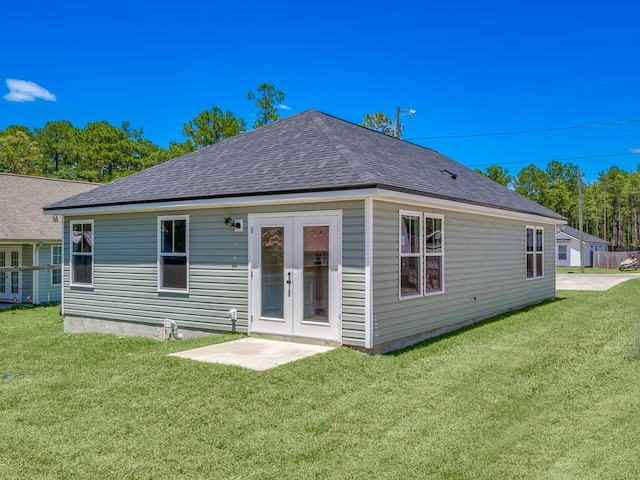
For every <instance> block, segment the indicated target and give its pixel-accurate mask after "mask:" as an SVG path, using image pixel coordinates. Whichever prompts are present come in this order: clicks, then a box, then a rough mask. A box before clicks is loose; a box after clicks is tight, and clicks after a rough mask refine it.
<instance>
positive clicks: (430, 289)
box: [424, 214, 443, 293]
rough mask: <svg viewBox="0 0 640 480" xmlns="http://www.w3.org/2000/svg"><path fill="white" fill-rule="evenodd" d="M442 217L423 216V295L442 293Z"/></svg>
mask: <svg viewBox="0 0 640 480" xmlns="http://www.w3.org/2000/svg"><path fill="white" fill-rule="evenodd" d="M442 241H443V238H442V217H435V216H429V215H427V214H425V216H424V263H425V267H424V272H425V282H424V288H425V293H434V292H441V291H442V253H443V252H442V245H443V243H442Z"/></svg>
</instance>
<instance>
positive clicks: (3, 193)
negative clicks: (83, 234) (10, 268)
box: [0, 173, 97, 241]
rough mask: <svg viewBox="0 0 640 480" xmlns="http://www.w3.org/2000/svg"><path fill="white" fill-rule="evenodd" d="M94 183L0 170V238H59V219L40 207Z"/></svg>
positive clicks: (91, 186) (81, 190)
mask: <svg viewBox="0 0 640 480" xmlns="http://www.w3.org/2000/svg"><path fill="white" fill-rule="evenodd" d="M96 186H97V185H96V184H95V183H85V182H73V181H69V180H55V179H52V178H44V177H28V176H25V175H12V174H8V173H0V241H13V240H17V241H40V240H59V239H60V238H61V230H60V223H54V222H53V219H52V218H51V217H50V216H46V215H45V214H44V213H43V211H42V207H44V206H45V205H48V204H50V203H51V202H55V201H59V200H62V199H63V198H67V197H69V196H71V195H76V194H78V193H82V192H86V191H88V190H91V189H93V188H95V187H96Z"/></svg>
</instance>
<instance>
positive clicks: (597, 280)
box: [556, 273, 640, 291]
mask: <svg viewBox="0 0 640 480" xmlns="http://www.w3.org/2000/svg"><path fill="white" fill-rule="evenodd" d="M634 278H640V273H621V274H614V273H612V274H605V275H591V274H579V273H569V274H562V275H556V289H557V290H594V291H604V290H609V289H610V288H611V287H615V286H616V285H618V284H620V283H622V282H626V281H627V280H632V279H634Z"/></svg>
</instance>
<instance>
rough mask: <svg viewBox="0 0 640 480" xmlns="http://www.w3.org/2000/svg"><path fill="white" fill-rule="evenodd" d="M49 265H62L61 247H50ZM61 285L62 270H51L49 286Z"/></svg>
mask: <svg viewBox="0 0 640 480" xmlns="http://www.w3.org/2000/svg"><path fill="white" fill-rule="evenodd" d="M51 263H52V264H53V265H62V246H61V245H53V246H52V247H51ZM61 283H62V270H61V269H56V270H51V285H54V286H57V285H60V284H61Z"/></svg>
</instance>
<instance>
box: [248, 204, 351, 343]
mask: <svg viewBox="0 0 640 480" xmlns="http://www.w3.org/2000/svg"><path fill="white" fill-rule="evenodd" d="M249 222H250V232H251V233H250V236H251V238H250V242H251V312H250V315H251V319H250V325H249V330H250V331H251V332H256V333H265V334H273V335H284V336H293V337H306V338H314V339H322V340H332V341H339V340H340V304H341V302H340V296H341V289H340V268H341V264H342V258H341V257H342V252H341V245H342V240H341V234H340V224H341V219H340V214H339V213H331V212H329V213H328V212H318V213H315V212H312V213H309V212H305V213H304V214H288V215H278V216H273V215H254V216H251V217H250V218H249Z"/></svg>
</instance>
